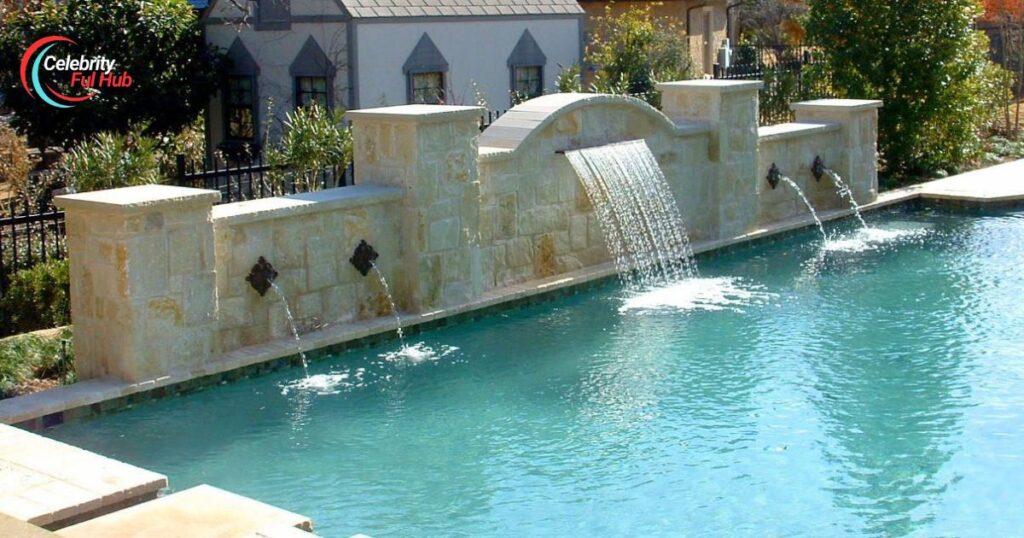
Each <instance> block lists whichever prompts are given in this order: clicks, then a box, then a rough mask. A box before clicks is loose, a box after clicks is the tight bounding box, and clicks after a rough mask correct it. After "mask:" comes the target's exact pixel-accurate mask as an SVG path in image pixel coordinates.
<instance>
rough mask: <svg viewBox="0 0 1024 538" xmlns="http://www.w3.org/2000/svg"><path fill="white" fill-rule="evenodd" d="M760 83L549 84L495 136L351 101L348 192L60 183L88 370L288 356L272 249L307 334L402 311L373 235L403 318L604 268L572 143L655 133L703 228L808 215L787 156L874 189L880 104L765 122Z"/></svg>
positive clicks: (817, 107) (155, 378)
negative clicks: (642, 97) (252, 194)
mask: <svg viewBox="0 0 1024 538" xmlns="http://www.w3.org/2000/svg"><path fill="white" fill-rule="evenodd" d="M760 86H761V83H760V82H742V81H687V82H673V83H667V84H662V85H660V86H659V89H660V90H661V91H662V92H663V98H662V102H663V106H662V108H663V111H664V112H661V111H658V110H656V109H654V108H652V107H650V106H649V105H647V104H646V103H644V102H642V101H639V100H636V99H633V98H629V97H621V96H610V95H594V94H555V95H549V96H544V97H540V98H538V99H534V100H531V101H528V102H526V103H523V104H521V105H519V106H517V107H515V108H514V109H513V110H511V111H510V112H508V113H507V114H506V115H504V116H502V117H501V118H499V119H498V120H497V121H496V122H495V123H494V124H492V125H491V126H490V127H489V128H488V129H487V130H486V131H484V132H483V133H482V134H481V133H480V131H479V120H480V116H481V114H482V109H480V108H477V107H456V106H428V105H409V106H399V107H390V108H380V109H369V110H357V111H351V112H349V113H348V119H350V120H351V122H352V125H353V133H354V160H355V170H356V183H357V186H354V187H343V188H339V189H331V190H327V191H323V192H318V193H311V194H303V195H297V196H290V197H285V198H270V199H263V200H254V201H248V202H240V203H234V204H226V205H219V206H216V207H214V206H213V204H214V202H216V201H217V200H218V199H219V196H220V194H219V193H217V192H214V191H204V190H198V189H187V188H181V187H170V186H155V185H153V186H143V187H130V188H126V189H116V190H111V191H101V192H93V193H84V194H76V195H69V196H63V197H59V198H58V201H57V202H58V204H59V205H60V206H61V207H63V208H64V209H65V210H66V212H67V219H68V248H69V252H70V259H71V287H72V293H71V302H72V317H73V321H74V324H75V354H76V361H77V367H78V373H79V378H80V379H90V378H102V377H112V378H117V379H120V380H124V381H129V382H133V383H147V382H151V381H152V382H156V383H160V382H161V381H160V380H161V379H167V378H173V379H176V380H180V379H190V378H192V377H199V376H201V375H204V374H207V373H209V371H210V369H211V367H210V365H211V364H212V363H217V364H218V365H219V366H218V368H221V367H223V365H224V364H227V365H228V366H230V364H231V363H230V362H228V363H225V360H226V359H225V357H230V356H231V355H230V354H231V353H232V352H236V351H238V350H246V349H250V348H252V347H254V346H266V345H272V346H276V347H280V350H281V354H284V353H287V352H289V351H290V352H292V353H294V348H295V342H294V340H292V339H291V338H290V336H289V335H290V328H289V326H288V322H287V316H286V313H285V308H284V303H283V302H281V301H280V300H279V299H277V298H276V297H275V296H274V293H273V292H272V291H271V292H269V293H267V294H266V296H261V295H260V294H258V293H257V292H256V291H255V290H254V289H253V288H252V287H251V286H250V285H249V283H248V282H247V281H246V276H247V275H248V274H249V272H250V270H251V269H252V267H253V265H254V264H256V262H257V260H258V259H259V258H260V257H264V258H265V259H266V260H267V261H268V262H270V264H272V265H273V266H274V268H275V270H276V271H277V273H278V277H277V279H276V283H277V284H278V285H279V286H280V288H281V290H282V291H283V293H284V295H285V296H286V297H287V298H288V300H289V302H290V303H291V305H292V310H293V313H294V315H295V318H296V325H297V326H298V327H299V329H300V331H301V332H308V331H312V330H315V329H318V328H321V327H324V326H328V325H329V326H341V327H344V326H346V324H352V323H356V322H360V321H365V320H373V319H377V318H380V317H382V316H390V315H391V306H390V304H389V302H388V300H387V296H386V294H385V293H384V289H383V286H382V284H381V282H380V280H379V279H377V278H376V277H375V276H374V275H373V273H371V274H370V275H369V276H366V277H364V276H363V275H361V274H360V273H359V272H358V271H356V269H355V267H354V266H353V265H352V264H351V263H349V258H350V257H351V256H352V253H353V250H354V249H355V247H356V246H357V245H358V244H359V242H360V241H361V240H366V241H367V242H368V243H370V244H371V245H373V246H374V248H375V249H376V250H377V251H378V252H379V253H380V258H379V259H378V266H379V268H380V270H381V272H382V274H383V275H384V276H385V277H386V278H387V280H388V281H389V282H390V284H391V292H392V294H393V296H394V298H395V302H396V303H397V306H398V308H399V310H401V311H403V312H404V313H405V314H406V315H420V316H425V315H429V314H430V313H431V312H437V311H442V310H444V311H447V310H445V309H449V310H450V309H452V308H457V307H460V306H465V305H470V304H474V303H475V302H478V301H480V300H481V297H482V296H484V295H489V296H494V295H495V294H496V293H497V294H499V295H500V292H501V291H502V290H506V289H508V290H512V289H514V288H515V287H516V286H521V285H524V284H526V283H529V282H531V281H536V280H538V279H543V278H549V277H555V276H558V275H562V274H565V273H568V272H571V271H577V270H580V269H584V268H592V267H597V266H606V265H607V264H608V263H609V262H610V261H611V260H610V257H609V255H608V252H607V249H606V248H605V245H604V239H603V237H602V235H601V230H600V226H599V224H598V222H597V220H596V218H595V215H594V211H593V208H592V207H591V204H590V201H589V199H588V198H587V196H586V194H585V192H584V190H583V188H582V186H581V185H580V183H579V181H578V179H577V177H576V174H575V173H574V171H573V170H572V168H571V166H570V165H569V163H568V160H567V159H566V157H565V156H564V155H563V154H562V153H561V152H564V151H566V150H573V149H580V148H588V147H595V146H602V145H606V144H610V143H616V142H623V141H629V140H636V139H644V140H645V141H646V142H647V144H648V146H649V147H650V148H651V150H652V152H653V153H654V155H655V157H656V158H657V160H658V162H659V164H660V165H661V167H662V169H663V171H664V173H665V175H666V178H667V180H668V183H669V185H670V187H671V189H672V191H673V194H674V196H675V198H676V201H677V203H678V205H679V207H680V210H681V212H682V215H683V218H684V219H685V221H686V223H687V226H688V227H689V231H690V233H691V236H692V238H693V239H694V240H697V241H700V240H717V239H728V238H733V237H738V236H741V235H743V234H746V233H749V232H752V231H755V230H758V229H761V228H763V227H765V226H767V225H769V224H771V223H778V222H781V221H785V220H788V219H794V218H799V217H804V216H806V209H805V208H804V207H803V205H802V204H801V203H800V202H799V200H798V198H797V196H796V194H795V193H794V192H791V190H790V189H788V188H787V187H786V186H784V185H780V186H779V187H778V188H776V189H772V188H771V186H769V184H768V181H767V179H766V175H767V173H768V169H769V168H770V167H771V165H772V164H773V163H774V164H776V165H777V166H778V168H779V169H780V170H781V172H782V173H783V174H786V175H788V176H790V177H792V178H793V179H794V181H796V182H797V183H798V184H800V185H801V186H802V187H803V188H804V189H805V190H806V191H807V192H808V196H809V197H810V198H811V200H812V201H813V202H814V203H815V205H816V206H817V207H819V208H838V207H844V206H845V205H846V202H845V201H843V200H841V199H840V198H839V197H838V196H837V195H836V193H835V189H834V187H833V185H832V184H831V182H830V181H829V180H828V179H822V180H821V181H820V182H819V181H815V179H814V178H813V177H812V176H811V173H810V168H811V165H812V163H813V161H814V158H815V157H816V156H821V157H822V159H823V160H824V161H825V164H826V166H829V167H831V168H833V169H834V170H835V171H836V172H838V173H839V174H840V175H842V176H843V177H844V178H846V179H847V181H848V182H849V183H850V184H851V185H852V187H853V190H854V192H855V194H856V195H857V197H858V201H860V202H862V203H867V202H871V201H873V200H874V199H875V197H876V196H877V172H876V168H875V164H876V157H875V152H876V149H875V133H876V131H877V127H876V126H877V114H878V107H879V105H880V103H879V102H877V101H840V100H829V101H815V102H809V103H801V104H797V105H794V109H795V110H796V114H797V122H796V123H793V124H786V125H782V126H775V127H768V128H760V129H759V128H758V126H757V118H758V104H757V98H758V89H759V88H760ZM527 285H528V284H527ZM509 296H510V297H511V296H512V294H511V293H510V294H509Z"/></svg>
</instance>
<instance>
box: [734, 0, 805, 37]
mask: <svg viewBox="0 0 1024 538" xmlns="http://www.w3.org/2000/svg"><path fill="white" fill-rule="evenodd" d="M806 13H807V4H806V2H803V1H802V0H744V1H743V2H742V3H741V4H740V7H739V13H738V14H737V19H738V21H737V23H738V24H739V27H740V31H741V33H742V35H743V39H744V40H746V41H749V42H751V43H752V44H754V45H757V46H760V47H777V46H780V45H789V44H800V42H801V41H803V38H804V28H803V24H802V23H801V19H802V18H803V16H804V15H805V14H806Z"/></svg>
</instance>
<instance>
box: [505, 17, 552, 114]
mask: <svg viewBox="0 0 1024 538" xmlns="http://www.w3.org/2000/svg"><path fill="white" fill-rule="evenodd" d="M547 63H548V58H547V56H545V55H544V51H542V50H540V45H539V44H537V40H536V39H534V38H533V34H531V33H530V30H529V29H526V30H523V35H522V36H520V37H519V42H518V43H516V46H515V48H513V49H512V54H510V55H509V57H508V68H509V78H510V79H511V84H510V85H511V92H510V93H511V94H512V105H513V106H514V105H518V104H519V103H520V102H522V101H525V100H527V99H533V98H534V97H540V96H541V95H543V94H544V66H545V65H547Z"/></svg>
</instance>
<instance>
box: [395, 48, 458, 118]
mask: <svg viewBox="0 0 1024 538" xmlns="http://www.w3.org/2000/svg"><path fill="white" fill-rule="evenodd" d="M402 72H403V73H405V76H406V86H407V94H408V95H407V100H408V102H409V103H414V104H427V105H441V104H444V103H445V101H446V100H447V98H448V95H447V93H448V92H447V78H448V60H446V59H445V58H444V56H443V55H442V54H441V51H440V50H438V48H437V46H436V45H434V41H433V40H431V39H430V36H428V35H427V34H423V37H421V38H420V41H419V43H417V44H416V48H414V49H413V50H412V54H410V55H409V58H408V59H407V60H406V61H405V65H404V66H402Z"/></svg>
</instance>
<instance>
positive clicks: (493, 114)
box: [480, 110, 508, 131]
mask: <svg viewBox="0 0 1024 538" xmlns="http://www.w3.org/2000/svg"><path fill="white" fill-rule="evenodd" d="M506 112H508V111H507V110H488V111H487V112H486V113H484V115H483V117H481V118H480V130H481V131H483V130H484V129H486V128H488V127H490V126H491V124H492V123H494V121H495V120H497V119H498V118H500V117H502V116H503V115H505V113H506Z"/></svg>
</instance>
